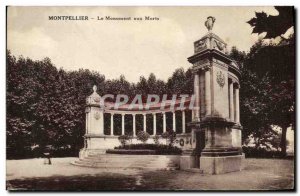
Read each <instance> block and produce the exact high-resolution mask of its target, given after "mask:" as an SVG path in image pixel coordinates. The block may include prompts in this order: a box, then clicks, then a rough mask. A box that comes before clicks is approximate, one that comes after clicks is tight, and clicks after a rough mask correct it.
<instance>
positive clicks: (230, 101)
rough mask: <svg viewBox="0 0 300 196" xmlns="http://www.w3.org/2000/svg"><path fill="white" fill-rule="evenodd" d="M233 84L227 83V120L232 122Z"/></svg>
mask: <svg viewBox="0 0 300 196" xmlns="http://www.w3.org/2000/svg"><path fill="white" fill-rule="evenodd" d="M233 100H234V99H233V82H232V81H230V82H229V118H230V120H231V121H234V106H233V104H234V103H233Z"/></svg>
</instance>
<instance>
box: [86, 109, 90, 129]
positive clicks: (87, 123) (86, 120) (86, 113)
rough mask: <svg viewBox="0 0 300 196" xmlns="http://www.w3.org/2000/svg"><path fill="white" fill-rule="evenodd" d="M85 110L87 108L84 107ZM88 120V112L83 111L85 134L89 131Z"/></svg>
mask: <svg viewBox="0 0 300 196" xmlns="http://www.w3.org/2000/svg"><path fill="white" fill-rule="evenodd" d="M86 110H87V109H86ZM88 122H89V119H88V112H87V111H86V112H85V134H88V133H89V129H88Z"/></svg>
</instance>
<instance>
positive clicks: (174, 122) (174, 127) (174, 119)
mask: <svg viewBox="0 0 300 196" xmlns="http://www.w3.org/2000/svg"><path fill="white" fill-rule="evenodd" d="M173 131H174V132H175V133H176V113H175V111H174V112H173Z"/></svg>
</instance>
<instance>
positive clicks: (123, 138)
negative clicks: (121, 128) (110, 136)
mask: <svg viewBox="0 0 300 196" xmlns="http://www.w3.org/2000/svg"><path fill="white" fill-rule="evenodd" d="M130 139H131V137H130V136H129V135H120V136H119V137H118V140H119V141H120V143H121V144H122V146H125V145H126V143H127V141H128V140H130Z"/></svg>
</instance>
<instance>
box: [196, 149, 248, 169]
mask: <svg viewBox="0 0 300 196" xmlns="http://www.w3.org/2000/svg"><path fill="white" fill-rule="evenodd" d="M244 159H245V155H244V154H242V155H233V156H224V157H208V156H201V157H200V169H201V170H202V172H203V173H204V174H224V173H228V172H234V171H241V170H242V169H243V162H244Z"/></svg>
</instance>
